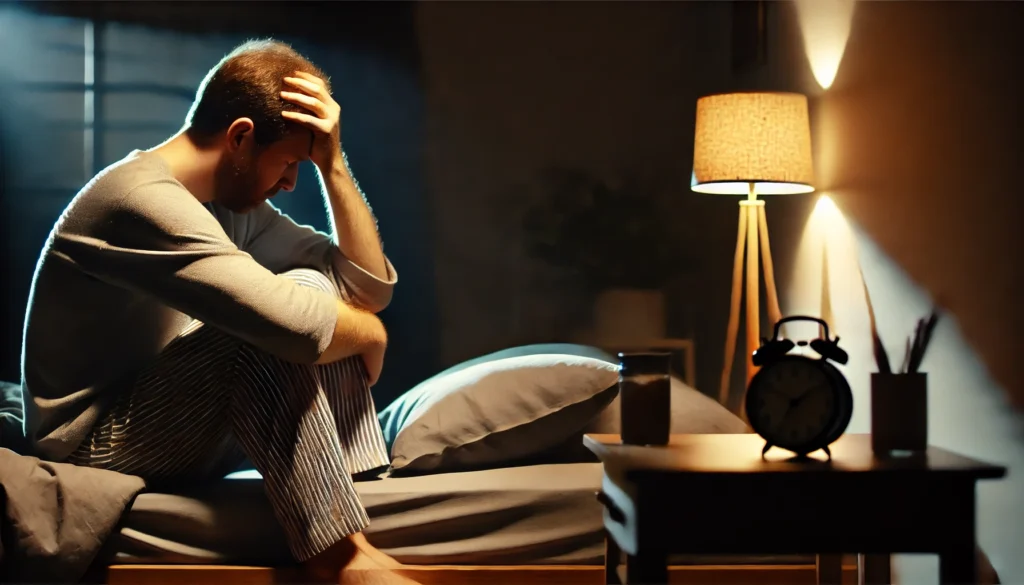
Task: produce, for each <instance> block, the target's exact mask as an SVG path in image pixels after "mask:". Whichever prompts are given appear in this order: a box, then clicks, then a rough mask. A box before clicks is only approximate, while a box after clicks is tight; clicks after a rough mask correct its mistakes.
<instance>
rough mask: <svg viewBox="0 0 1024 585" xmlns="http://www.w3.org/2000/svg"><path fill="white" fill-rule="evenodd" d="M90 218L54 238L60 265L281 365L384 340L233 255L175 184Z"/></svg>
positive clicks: (143, 190) (332, 304)
mask: <svg viewBox="0 0 1024 585" xmlns="http://www.w3.org/2000/svg"><path fill="white" fill-rule="evenodd" d="M154 202H159V204H155V203H154ZM94 214H95V215H96V220H95V221H93V222H89V223H84V224H82V225H74V226H70V225H69V226H65V229H61V230H59V231H58V233H57V234H56V235H55V236H54V240H53V244H52V248H51V251H52V253H53V254H54V255H55V256H56V257H57V258H59V259H61V260H63V261H65V262H68V263H69V264H71V265H74V266H76V267H77V268H78V269H80V270H82V271H84V272H86V273H88V274H90V275H92V276H94V277H95V278H98V279H100V280H103V281H106V282H109V283H111V284H115V285H117V286H121V287H123V288H127V289H131V290H135V291H138V292H140V293H144V294H146V295H149V296H151V297H153V298H155V299H157V300H159V301H160V302H162V303H163V304H165V305H167V306H169V307H172V308H174V309H176V310H178V311H180V312H182V313H185V314H187V315H190V316H192V317H194V318H196V319H199V320H201V321H203V322H205V323H207V324H208V325H210V326H213V327H217V328H218V329H221V330H224V331H226V332H228V333H230V334H232V335H234V336H236V337H238V338H240V339H242V340H244V341H247V342H249V343H251V344H253V345H255V346H256V347H259V348H260V349H263V350H264V351H267V352H269V353H271V354H273V355H276V356H278V357H280V358H282V359H285V360H288V361H292V362H297V363H314V362H319V363H325V362H327V361H335V360H337V359H340V358H342V357H347V356H350V355H357V354H363V353H364V352H365V351H367V350H368V349H372V348H374V347H376V346H377V345H379V343H380V342H381V339H382V337H383V336H384V333H383V327H382V326H381V325H380V323H379V321H378V320H377V319H376V317H375V316H374V315H372V314H369V313H366V312H356V310H355V309H353V308H352V307H350V306H348V305H346V304H344V303H340V302H339V301H338V299H337V298H335V297H334V296H333V295H330V294H328V293H324V292H321V291H318V290H314V289H311V288H308V287H303V286H300V285H299V284H297V283H295V282H294V281H292V280H290V279H288V278H285V277H282V276H278V275H276V274H274V273H272V272H270V271H269V270H267V269H266V268H265V267H264V266H262V265H260V264H259V263H258V262H256V261H255V260H254V259H253V258H252V257H251V256H250V255H249V254H246V253H244V252H243V251H241V250H239V249H238V248H237V247H236V246H235V245H234V244H233V243H232V242H231V240H230V239H229V238H228V237H227V234H225V233H224V230H223V229H222V228H221V226H220V224H218V223H217V220H216V219H215V218H214V217H213V216H212V215H210V214H209V213H207V211H206V210H205V209H204V208H203V207H202V206H201V205H200V204H199V203H198V202H196V200H195V199H194V198H193V197H192V195H191V194H189V193H188V192H187V191H185V190H184V189H183V188H181V186H180V184H177V183H176V182H172V181H169V180H163V179H161V180H157V181H150V182H147V183H145V184H142V185H139V186H138V187H136V188H135V189H134V190H133V191H132V192H130V193H129V194H127V195H126V196H125V197H123V198H122V199H121V200H120V201H119V202H118V203H117V204H116V206H115V207H112V208H99V209H97V210H95V211H94ZM367 365H368V366H371V364H369V363H368V364H367Z"/></svg>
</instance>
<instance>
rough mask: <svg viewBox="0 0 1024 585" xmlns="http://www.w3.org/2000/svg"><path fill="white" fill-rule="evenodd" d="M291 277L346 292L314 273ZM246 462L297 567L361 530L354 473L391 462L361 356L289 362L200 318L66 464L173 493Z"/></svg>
mask: <svg viewBox="0 0 1024 585" xmlns="http://www.w3.org/2000/svg"><path fill="white" fill-rule="evenodd" d="M283 276H286V277H288V278H291V279H293V280H295V281H296V282H298V283H299V284H301V285H304V286H310V287H314V288H317V289H320V290H323V291H327V292H330V293H332V294H335V295H339V291H338V289H337V286H336V284H335V283H334V282H333V280H332V279H331V278H329V277H327V276H325V275H323V274H321V273H320V272H318V271H315V270H310V269H296V270H292V271H289V272H287V273H284V274H283ZM247 460H248V461H249V462H251V463H252V465H253V466H254V467H255V468H256V469H257V470H258V471H259V472H260V473H261V474H262V475H263V479H264V486H265V490H266V493H267V497H268V499H269V500H270V503H271V505H272V506H273V509H274V513H275V515H276V517H277V519H278V521H279V522H280V523H281V525H282V527H283V529H284V531H285V534H286V536H287V539H288V543H289V545H290V547H291V551H292V554H293V555H294V556H295V558H296V560H298V561H304V560H307V559H308V558H310V557H312V556H313V555H315V554H317V553H319V552H321V551H323V550H325V549H326V548H328V547H329V546H331V545H332V544H334V543H335V542H337V541H339V540H340V539H342V538H344V537H345V536H348V535H350V534H353V533H355V532H359V531H361V530H362V529H363V528H365V527H366V526H367V525H368V524H369V518H368V516H367V514H366V511H365V509H364V508H363V507H362V505H361V503H360V501H359V497H358V495H357V494H356V491H355V488H354V487H353V484H352V476H353V475H355V474H358V473H361V472H365V471H370V470H375V469H380V468H383V467H386V466H387V465H388V464H389V459H388V453H387V449H386V447H385V445H384V438H383V436H382V435H381V429H380V425H379V423H378V422H377V415H376V409H375V408H374V404H373V398H372V397H371V396H370V389H369V386H368V385H367V383H366V370H365V366H364V364H363V362H362V358H361V357H359V356H354V357H351V358H347V359H345V360H341V361H339V362H336V363H333V364H328V365H300V364H294V363H289V362H285V361H283V360H280V359H278V358H276V357H274V356H271V355H269V354H267V353H265V352H263V351H261V350H259V349H256V348H254V347H253V346H251V345H249V344H247V343H244V342H242V341H240V340H238V339H237V338H234V337H231V336H229V335H227V334H225V333H223V332H221V331H219V330H217V329H215V328H213V327H204V326H203V324H202V323H201V322H199V321H193V322H192V323H191V324H190V325H189V326H188V327H187V328H186V329H185V330H184V331H183V332H182V333H181V334H180V335H179V336H178V337H177V338H176V339H174V341H172V342H171V343H170V344H169V345H168V346H167V347H166V348H165V349H164V350H163V351H162V352H161V354H160V356H159V357H158V358H157V360H156V361H155V362H154V363H153V364H151V365H150V366H149V367H148V368H146V369H145V370H143V371H142V372H141V373H140V375H139V377H138V379H137V380H136V383H135V386H134V387H133V389H132V390H131V391H130V392H125V393H124V394H122V395H121V396H119V397H118V398H117V400H116V401H115V403H114V404H113V406H112V408H111V409H110V411H109V412H108V413H106V414H105V415H104V416H103V418H101V419H100V420H99V422H98V423H97V425H96V426H95V427H94V429H93V430H92V432H91V434H90V435H89V436H88V437H86V439H85V441H83V443H82V444H81V445H80V446H79V448H78V449H77V450H76V451H75V453H74V454H72V456H71V457H70V458H69V462H70V463H74V464H77V465H84V466H89V467H98V468H103V469H110V470H113V471H118V472H121V473H126V474H131V475H137V476H140V477H142V478H143V479H145V480H146V483H147V486H149V487H150V488H157V487H160V488H164V489H168V490H176V489H180V488H186V487H195V486H197V485H201V484H202V483H208V482H211V481H215V480H217V479H220V478H223V477H224V476H225V475H226V474H228V473H231V472H233V471H237V470H238V469H239V468H240V467H241V466H242V465H243V464H244V463H246V461H247Z"/></svg>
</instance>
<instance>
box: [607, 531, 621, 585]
mask: <svg viewBox="0 0 1024 585" xmlns="http://www.w3.org/2000/svg"><path fill="white" fill-rule="evenodd" d="M621 556H622V551H621V550H620V549H619V545H618V544H616V543H615V539H614V538H612V535H611V534H608V532H607V531H605V533H604V582H605V585H621V584H622V582H621V581H620V580H619V560H620V557H621Z"/></svg>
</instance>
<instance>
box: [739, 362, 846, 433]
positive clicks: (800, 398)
mask: <svg viewBox="0 0 1024 585" xmlns="http://www.w3.org/2000/svg"><path fill="white" fill-rule="evenodd" d="M751 390H753V391H754V392H752V395H751V396H749V400H751V401H752V402H751V409H750V410H748V416H749V417H750V423H751V425H752V426H753V427H754V430H756V431H757V433H758V434H760V435H761V436H762V437H764V438H765V439H767V440H768V441H769V442H771V443H774V444H775V445H778V446H780V447H783V448H791V447H801V446H804V445H809V444H810V443H811V442H813V441H814V440H815V439H817V438H819V437H821V436H823V435H824V434H825V433H826V431H827V430H828V428H829V426H830V425H831V423H832V422H833V420H834V418H835V413H836V404H835V402H836V397H835V393H834V391H833V389H832V385H831V383H830V381H829V378H828V376H827V375H826V374H825V371H824V370H823V369H822V368H821V367H819V366H818V364H817V363H816V361H815V360H811V359H807V358H797V359H784V360H782V361H780V362H777V363H774V364H771V365H770V366H766V367H765V369H763V370H762V371H760V372H758V376H757V382H756V385H755V386H753V387H752V388H751Z"/></svg>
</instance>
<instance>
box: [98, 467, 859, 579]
mask: <svg viewBox="0 0 1024 585" xmlns="http://www.w3.org/2000/svg"><path fill="white" fill-rule="evenodd" d="M600 483H601V466H600V464H597V463H569V464H548V465H526V466H517V467H507V468H500V469H490V470H482V471H470V472H460V473H444V474H433V475H426V476H419V477H389V478H385V479H380V480H375V481H361V482H358V483H357V484H356V485H357V488H358V492H359V494H360V497H361V498H362V500H363V504H364V506H365V507H366V509H367V512H368V513H369V515H370V518H371V524H370V527H369V529H368V530H367V531H366V537H367V539H368V540H369V541H370V542H371V543H372V544H373V545H374V546H376V547H377V548H380V549H381V550H383V551H384V552H386V553H388V554H389V555H391V556H393V557H394V558H395V559H396V560H398V561H399V562H400V563H402V564H403V565H405V568H404V569H403V570H402V572H403V573H405V574H407V575H408V576H409V577H411V578H413V579H416V580H418V581H420V582H422V583H451V584H454V585H458V584H469V583H485V582H486V583H523V582H532V581H534V580H538V579H540V580H546V582H550V583H567V584H569V583H580V584H584V583H592V584H595V585H596V584H598V583H603V579H604V573H603V570H604V569H603V567H604V560H605V559H604V552H605V548H604V547H605V545H604V533H603V530H602V511H601V507H600V504H599V503H598V502H597V500H596V498H595V494H596V492H597V490H598V489H599V487H600ZM114 541H115V542H114V543H112V544H113V545H114V549H115V551H116V552H114V553H113V554H114V558H113V560H112V566H111V567H110V568H109V569H108V571H107V575H106V580H107V582H108V583H110V584H111V585H114V584H116V585H122V584H125V585H126V584H128V583H137V584H148V583H169V584H170V583H186V582H187V583H206V582H208V583H217V584H219V585H220V584H223V583H225V582H231V583H276V582H292V581H294V580H295V579H296V578H297V577H296V573H295V571H294V570H292V569H291V568H290V559H289V555H288V550H287V547H286V545H285V542H284V538H283V535H282V533H281V531H280V529H279V528H278V527H277V524H276V522H275V520H274V518H273V515H272V512H271V510H270V508H269V504H268V503H267V501H266V499H265V498H264V496H263V491H262V485H261V480H260V479H259V476H258V474H256V473H255V472H243V473H239V474H235V475H233V476H229V478H227V479H225V480H224V481H222V482H220V483H219V484H217V485H215V486H213V487H212V488H210V489H207V490H204V491H203V492H202V493H193V494H183V495H168V494H153V493H143V494H141V495H140V496H139V497H138V498H137V500H136V502H135V504H134V505H133V507H132V509H131V511H130V512H129V514H128V515H127V518H126V521H125V523H124V525H123V527H122V528H121V530H120V532H119V533H118V534H117V535H116V537H115V539H114ZM673 564H674V565H675V566H674V569H673V575H674V577H673V582H715V583H740V582H743V583H794V584H796V583H814V582H815V570H816V568H815V558H814V557H806V556H805V557H796V556H794V557H778V556H775V557H769V556H764V557H743V558H711V557H678V558H674V559H673ZM846 570H847V572H850V571H853V570H854V568H853V566H852V564H850V563H848V564H847V567H846Z"/></svg>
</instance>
